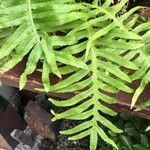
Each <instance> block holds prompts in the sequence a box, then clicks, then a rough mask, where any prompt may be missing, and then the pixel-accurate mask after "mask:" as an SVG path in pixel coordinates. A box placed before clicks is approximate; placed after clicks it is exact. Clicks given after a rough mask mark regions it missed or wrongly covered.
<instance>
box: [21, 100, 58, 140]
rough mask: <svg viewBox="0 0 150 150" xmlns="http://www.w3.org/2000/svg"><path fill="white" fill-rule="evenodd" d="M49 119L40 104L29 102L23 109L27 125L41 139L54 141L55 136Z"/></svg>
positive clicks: (48, 115) (48, 114) (49, 116)
mask: <svg viewBox="0 0 150 150" xmlns="http://www.w3.org/2000/svg"><path fill="white" fill-rule="evenodd" d="M50 118H51V115H50V113H48V112H47V111H46V110H44V109H43V108H42V107H41V106H40V104H38V103H35V102H33V101H29V103H28V104H27V106H26V108H25V115H24V119H25V120H26V122H27V124H28V125H29V126H30V127H31V129H33V130H34V131H35V132H36V133H37V134H39V135H41V136H42V137H43V138H48V139H50V140H53V141H55V139H56V135H55V133H54V131H53V127H52V122H51V119H50Z"/></svg>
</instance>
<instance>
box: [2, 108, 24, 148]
mask: <svg viewBox="0 0 150 150" xmlns="http://www.w3.org/2000/svg"><path fill="white" fill-rule="evenodd" d="M25 127H26V122H25V121H24V120H23V119H22V118H21V116H20V115H19V114H18V113H17V112H16V111H15V110H14V109H13V108H12V107H7V108H6V109H5V110H4V109H0V135H1V137H2V138H1V139H2V141H5V142H6V143H8V145H10V147H12V148H14V147H15V146H16V145H17V142H16V141H15V140H14V139H13V138H12V137H11V136H10V134H11V132H12V131H13V130H14V129H20V130H24V129H25ZM0 141H1V140H0ZM1 147H3V146H2V145H1Z"/></svg>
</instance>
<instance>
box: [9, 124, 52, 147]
mask: <svg viewBox="0 0 150 150" xmlns="http://www.w3.org/2000/svg"><path fill="white" fill-rule="evenodd" d="M11 136H12V137H13V138H15V139H16V140H17V141H18V142H19V144H18V145H17V147H16V148H15V150H54V149H53V143H52V142H51V141H49V140H46V139H43V137H41V136H39V135H37V134H36V133H35V132H34V131H33V130H32V129H31V128H30V127H27V128H26V129H25V130H24V131H20V130H14V131H13V132H12V133H11Z"/></svg>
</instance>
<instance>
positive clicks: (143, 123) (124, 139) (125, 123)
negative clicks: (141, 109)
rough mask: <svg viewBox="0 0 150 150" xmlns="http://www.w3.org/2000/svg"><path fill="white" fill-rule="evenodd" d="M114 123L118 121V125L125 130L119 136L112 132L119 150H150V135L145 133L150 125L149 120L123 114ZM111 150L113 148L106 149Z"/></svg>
mask: <svg viewBox="0 0 150 150" xmlns="http://www.w3.org/2000/svg"><path fill="white" fill-rule="evenodd" d="M113 121H116V122H117V125H118V126H119V127H121V128H122V129H123V130H124V133H123V134H121V135H119V136H118V135H116V134H113V133H111V132H110V134H111V136H113V139H114V141H115V142H116V144H117V146H118V148H119V150H127V149H129V150H149V149H150V140H149V139H150V133H149V132H145V128H146V127H147V126H148V124H149V123H150V122H149V120H144V119H140V118H136V117H131V116H130V117H129V116H127V115H125V114H121V115H119V116H117V117H116V118H115V119H114V120H113ZM102 145H103V144H102ZM109 149H111V148H106V150H109Z"/></svg>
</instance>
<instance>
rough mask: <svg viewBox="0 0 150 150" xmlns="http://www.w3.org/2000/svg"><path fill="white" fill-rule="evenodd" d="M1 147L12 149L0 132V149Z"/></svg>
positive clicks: (7, 149) (0, 149)
mask: <svg viewBox="0 0 150 150" xmlns="http://www.w3.org/2000/svg"><path fill="white" fill-rule="evenodd" d="M2 149H6V150H12V147H11V146H10V145H9V143H7V141H6V140H5V139H4V137H3V136H2V135H1V134H0V150H2Z"/></svg>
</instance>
